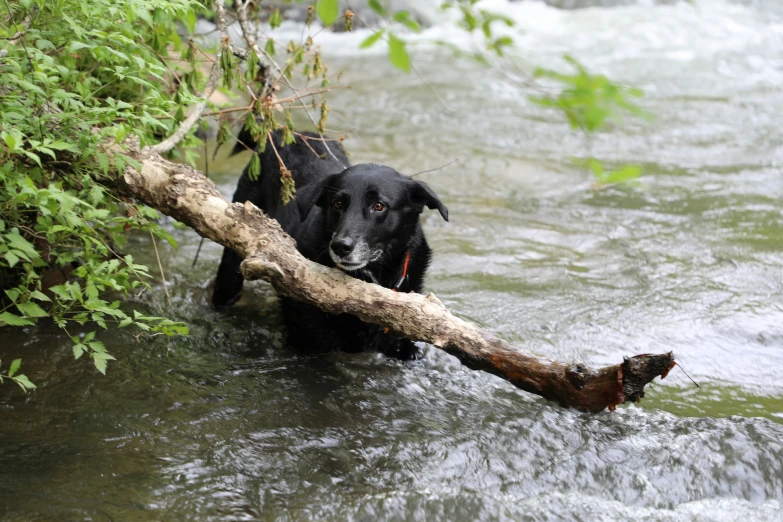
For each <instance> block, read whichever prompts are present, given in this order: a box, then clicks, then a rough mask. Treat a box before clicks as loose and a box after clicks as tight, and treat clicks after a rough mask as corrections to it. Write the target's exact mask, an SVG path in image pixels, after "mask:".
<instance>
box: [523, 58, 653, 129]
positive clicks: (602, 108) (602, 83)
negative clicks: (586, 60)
mask: <svg viewBox="0 0 783 522" xmlns="http://www.w3.org/2000/svg"><path fill="white" fill-rule="evenodd" d="M564 59H565V60H566V62H568V63H569V64H570V65H572V66H573V67H574V69H576V73H575V74H563V73H560V72H557V71H554V70H551V69H544V68H539V69H537V70H536V72H535V77H537V78H548V79H550V80H553V81H554V82H556V83H558V84H560V85H561V86H562V87H563V88H562V90H561V91H560V92H559V94H558V95H557V96H554V97H543V96H531V97H530V100H531V101H533V102H534V103H537V104H539V105H543V106H545V107H554V108H557V109H560V110H561V111H562V112H563V113H564V114H565V115H566V117H567V118H568V123H569V124H570V125H571V127H572V128H574V129H582V130H584V131H586V132H597V131H600V130H602V129H603V128H604V127H605V126H606V124H607V123H608V122H609V121H610V120H611V119H616V120H617V119H619V118H620V117H621V116H622V114H623V113H629V114H631V115H633V116H637V117H641V118H649V115H648V114H647V113H646V112H645V111H643V110H642V109H641V108H640V107H639V106H638V105H636V104H635V103H634V102H633V101H631V98H640V97H641V96H642V95H643V94H644V93H643V92H642V91H641V90H639V89H634V88H630V87H625V86H622V85H618V84H616V83H613V82H611V81H610V80H609V79H608V78H607V77H606V76H604V75H602V74H591V73H590V72H588V71H587V69H586V68H585V67H584V66H583V65H582V64H580V63H579V62H578V61H576V60H575V59H574V58H572V57H571V56H565V57H564Z"/></svg>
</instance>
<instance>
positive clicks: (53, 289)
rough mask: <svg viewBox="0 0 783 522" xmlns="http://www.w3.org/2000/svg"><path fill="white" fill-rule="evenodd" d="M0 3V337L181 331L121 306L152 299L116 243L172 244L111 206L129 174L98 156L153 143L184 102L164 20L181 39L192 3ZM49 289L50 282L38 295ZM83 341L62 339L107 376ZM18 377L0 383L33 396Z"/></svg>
mask: <svg viewBox="0 0 783 522" xmlns="http://www.w3.org/2000/svg"><path fill="white" fill-rule="evenodd" d="M0 5H2V7H4V9H0V12H3V11H4V12H3V13H2V15H0V36H2V37H3V39H1V40H0V53H2V54H3V55H4V57H3V59H2V61H0V104H1V105H2V107H3V109H2V111H0V202H2V203H1V204H0V274H2V275H3V276H4V277H3V279H2V281H3V283H2V284H3V286H2V287H0V290H2V291H3V294H2V295H0V297H2V304H0V327H2V326H9V327H10V326H31V325H34V324H36V323H37V322H38V321H39V320H43V319H47V318H49V319H51V320H53V321H54V322H55V323H56V324H57V325H58V326H60V327H61V328H63V329H64V330H66V331H67V329H68V328H71V327H74V326H77V327H81V326H86V325H95V326H97V327H98V328H101V329H106V328H109V327H110V326H115V327H125V326H129V325H134V326H135V327H137V328H139V329H141V330H142V331H143V332H150V333H151V334H152V333H161V334H165V335H179V334H183V333H186V331H187V330H186V328H185V326H184V325H182V324H179V323H173V322H171V321H166V320H164V319H161V318H157V317H146V316H143V315H136V314H130V315H129V314H128V312H127V311H124V310H123V309H122V308H121V303H120V300H119V299H120V298H122V297H123V296H127V295H128V294H129V293H130V292H138V291H140V290H149V289H150V287H149V283H148V280H149V273H148V269H147V267H145V266H143V265H139V264H136V263H134V261H133V258H132V257H131V256H130V255H124V254H122V249H123V247H124V246H125V243H126V237H125V236H126V233H127V231H128V230H131V229H137V230H144V231H147V232H151V233H153V234H155V235H156V236H158V237H160V238H163V239H166V240H167V241H169V242H170V243H172V244H173V243H174V240H173V238H171V236H170V235H169V234H167V233H166V232H165V231H164V230H163V229H162V228H161V227H160V226H158V225H157V224H156V222H155V220H157V218H158V214H157V212H156V211H154V210H153V209H149V208H145V207H141V206H133V205H129V204H128V203H126V202H123V201H120V200H119V199H117V197H116V196H113V195H112V194H111V192H110V191H109V190H108V188H110V187H111V186H113V185H114V184H115V183H116V180H115V179H113V178H112V176H111V175H110V173H111V172H115V171H120V172H121V171H122V170H124V168H125V166H126V165H134V164H135V162H134V161H133V160H131V159H130V158H127V157H125V156H122V155H116V156H113V157H111V156H110V155H108V154H106V153H105V152H104V151H103V150H104V147H106V146H107V145H109V144H111V143H121V142H122V141H123V140H124V139H125V137H126V136H128V135H129V134H134V135H136V136H138V137H139V139H140V140H141V142H142V144H148V143H155V142H157V141H159V140H160V138H161V136H164V135H166V134H168V133H169V132H170V131H171V129H172V128H173V126H174V125H175V123H176V113H177V112H178V111H179V110H181V107H182V106H183V105H187V104H190V103H193V102H194V101H196V98H195V97H194V96H193V95H192V94H190V90H189V89H188V88H187V85H186V83H179V84H177V83H176V82H175V81H174V78H173V74H172V73H176V72H180V73H183V74H184V73H192V71H189V70H182V71H174V70H172V69H170V68H171V65H168V63H167V59H166V57H167V56H168V54H169V53H170V52H171V51H178V50H179V49H180V48H181V47H182V44H181V41H180V38H179V37H178V36H177V33H176V31H175V23H176V21H178V20H179V21H181V22H182V23H184V24H185V25H186V26H188V27H193V26H194V24H195V21H196V11H197V10H199V9H200V5H199V4H198V3H196V2H193V1H191V0H165V1H164V0H89V1H88V0H58V1H49V0H28V1H24V2H21V3H17V2H11V3H10V4H0ZM17 33H18V37H17V38H11V36H13V35H16V34H17ZM17 39H18V40H17ZM194 77H195V75H194ZM191 143H192V142H191ZM112 163H113V165H112ZM115 169H116V170H115ZM53 278H54V279H59V284H54V285H51V283H46V284H45V282H44V279H47V280H51V279H53ZM95 335H96V334H95V331H92V332H91V333H89V334H87V336H86V337H85V339H87V340H86V341H85V340H81V341H80V340H79V338H78V337H77V336H72V339H73V342H74V354H75V355H77V357H81V356H82V355H85V354H86V355H88V356H89V357H90V359H91V360H92V362H93V364H94V365H95V367H96V368H97V369H98V370H99V371H101V372H105V371H106V362H107V361H109V360H112V359H113V357H112V356H111V355H109V354H108V353H107V352H106V348H105V347H104V346H103V343H101V342H100V341H99V340H96V339H94V337H95ZM15 363H16V361H15ZM16 370H18V364H12V366H11V369H10V371H9V373H8V374H7V375H5V376H4V377H5V378H9V379H12V380H14V381H15V382H17V384H19V385H20V386H21V387H22V388H23V389H25V390H27V389H31V388H34V386H33V385H32V383H30V382H29V380H27V378H26V377H24V376H23V375H15V372H16ZM0 380H2V379H0Z"/></svg>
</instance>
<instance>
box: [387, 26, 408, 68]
mask: <svg viewBox="0 0 783 522" xmlns="http://www.w3.org/2000/svg"><path fill="white" fill-rule="evenodd" d="M389 60H390V61H391V63H392V65H394V66H395V67H397V68H398V69H402V70H403V71H405V72H409V71H410V70H411V57H410V55H408V50H407V49H406V47H405V42H403V41H402V40H400V39H399V38H397V37H396V36H394V35H393V34H392V33H389Z"/></svg>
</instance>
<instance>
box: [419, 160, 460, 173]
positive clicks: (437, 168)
mask: <svg viewBox="0 0 783 522" xmlns="http://www.w3.org/2000/svg"><path fill="white" fill-rule="evenodd" d="M455 161H459V157H456V158H454V159H453V160H451V161H449V162H448V163H445V164H443V165H441V166H440V167H435V168H434V169H428V170H422V171H419V172H417V173H416V174H411V176H410V177H414V176H418V175H419V174H426V173H427V172H435V171H436V170H440V169H445V168H446V167H448V166H449V165H451V164H452V163H454V162H455Z"/></svg>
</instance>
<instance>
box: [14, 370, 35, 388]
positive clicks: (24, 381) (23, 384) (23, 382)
mask: <svg viewBox="0 0 783 522" xmlns="http://www.w3.org/2000/svg"><path fill="white" fill-rule="evenodd" d="M14 382H15V383H16V384H18V385H19V387H20V388H22V390H24V391H25V392H26V391H28V390H34V389H35V388H37V386H36V385H35V384H33V383H32V382H30V379H28V378H27V376H26V375H24V374H22V375H17V376H16V377H14Z"/></svg>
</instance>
